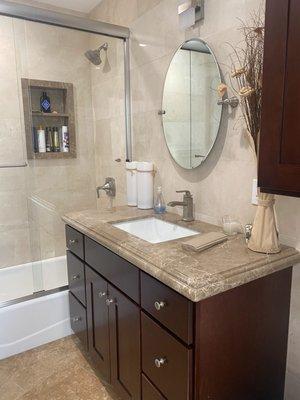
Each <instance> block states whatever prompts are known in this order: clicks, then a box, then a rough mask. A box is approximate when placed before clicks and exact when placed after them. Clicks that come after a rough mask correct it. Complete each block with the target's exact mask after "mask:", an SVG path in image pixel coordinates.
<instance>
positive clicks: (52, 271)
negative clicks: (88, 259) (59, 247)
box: [0, 256, 68, 303]
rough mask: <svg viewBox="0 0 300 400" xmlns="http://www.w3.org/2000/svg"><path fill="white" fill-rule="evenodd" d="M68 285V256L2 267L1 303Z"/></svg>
mask: <svg viewBox="0 0 300 400" xmlns="http://www.w3.org/2000/svg"><path fill="white" fill-rule="evenodd" d="M66 285H68V274H67V261H66V256H61V257H54V258H48V259H46V260H41V261H34V262H32V263H27V264H20V265H15V266H12V267H6V268H0V303H1V302H3V301H9V300H15V299H18V298H20V297H25V296H29V295H32V294H33V293H34V292H39V291H41V290H51V289H56V288H58V287H63V286H66Z"/></svg>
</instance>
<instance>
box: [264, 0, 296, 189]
mask: <svg viewBox="0 0 300 400" xmlns="http://www.w3.org/2000/svg"><path fill="white" fill-rule="evenodd" d="M299 20H300V2H299V1H298V0H280V1H278V0H267V2H266V24H265V27H266V29H265V55H264V76H263V101H262V121H261V133H260V146H259V147H260V151H259V170H258V185H259V187H260V188H261V190H262V191H263V192H269V193H277V194H284V195H290V196H297V197H299V196H300V128H299V110H300V74H299V70H300V53H299V43H300V24H299Z"/></svg>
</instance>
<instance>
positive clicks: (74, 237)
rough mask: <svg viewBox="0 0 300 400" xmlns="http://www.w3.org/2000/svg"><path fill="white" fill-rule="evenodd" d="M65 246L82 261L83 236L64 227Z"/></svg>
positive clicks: (68, 227) (67, 226) (74, 230)
mask: <svg viewBox="0 0 300 400" xmlns="http://www.w3.org/2000/svg"><path fill="white" fill-rule="evenodd" d="M66 245H67V248H68V249H69V250H71V251H72V253H74V254H76V256H78V257H79V258H81V259H82V260H83V259H84V248H83V234H82V233H80V232H78V231H76V229H73V228H71V227H70V226H69V225H66Z"/></svg>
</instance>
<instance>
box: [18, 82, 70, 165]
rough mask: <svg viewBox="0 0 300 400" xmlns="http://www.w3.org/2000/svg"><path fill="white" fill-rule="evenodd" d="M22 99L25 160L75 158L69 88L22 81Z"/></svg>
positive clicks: (60, 84)
mask: <svg viewBox="0 0 300 400" xmlns="http://www.w3.org/2000/svg"><path fill="white" fill-rule="evenodd" d="M22 95H23V108H24V123H25V134H26V148H27V157H28V159H34V158H38V159H52V158H54V159H57V158H75V157H76V134H75V112H74V94H73V84H72V83H65V82H52V81H42V80H34V79H25V78H22ZM43 96H44V97H43ZM43 100H44V105H45V107H44V108H43V106H42V102H43ZM41 131H42V132H41ZM43 132H44V133H43Z"/></svg>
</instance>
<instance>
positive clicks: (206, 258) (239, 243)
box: [63, 206, 300, 302]
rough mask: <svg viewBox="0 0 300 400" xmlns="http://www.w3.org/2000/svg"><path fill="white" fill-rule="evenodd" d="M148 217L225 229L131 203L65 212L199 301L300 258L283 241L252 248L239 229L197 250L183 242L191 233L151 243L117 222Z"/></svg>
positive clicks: (86, 231)
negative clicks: (270, 247)
mask: <svg viewBox="0 0 300 400" xmlns="http://www.w3.org/2000/svg"><path fill="white" fill-rule="evenodd" d="M148 216H156V217H158V218H161V219H163V220H165V221H169V222H174V223H177V224H179V225H181V226H185V227H189V228H192V229H194V230H197V231H199V232H212V231H221V228H220V227H217V226H214V225H210V224H207V223H204V222H201V221H193V222H183V221H181V220H180V218H181V217H180V216H179V215H177V214H171V213H166V214H164V215H162V216H157V215H155V214H154V212H153V210H139V209H137V208H136V207H127V206H122V207H116V208H115V209H113V210H109V211H107V210H106V211H104V210H86V211H79V212H73V213H69V214H67V215H65V216H63V220H64V222H65V223H66V224H68V225H70V226H72V227H73V228H75V229H77V230H78V231H80V232H82V233H83V234H85V235H87V236H89V237H90V238H92V239H94V240H95V241H97V242H98V243H100V244H102V245H103V246H105V247H107V248H109V249H110V250H112V251H113V252H114V253H116V254H118V255H120V256H121V257H123V258H125V259H126V260H128V261H129V262H131V263H132V264H134V265H136V266H137V267H138V268H140V269H141V270H142V271H145V272H147V273H148V274H149V275H152V276H153V277H155V278H156V279H158V280H159V281H161V282H163V283H164V284H166V285H167V286H169V287H171V288H172V289H174V290H176V291H177V292H178V293H180V294H182V295H183V296H185V297H187V298H188V299H190V300H192V301H194V302H197V301H200V300H203V299H205V298H208V297H211V296H213V295H216V294H218V293H222V292H225V291H226V290H229V289H231V288H234V287H237V286H240V285H242V284H245V283H247V282H250V281H253V280H254V279H257V278H260V277H263V276H266V275H268V274H270V273H272V272H275V271H279V270H281V269H284V268H287V267H290V266H292V265H294V264H296V263H298V262H300V254H299V252H297V251H296V250H295V249H293V248H291V247H288V246H282V251H281V252H280V253H279V254H273V255H266V254H260V253H255V252H252V251H251V250H248V248H247V246H246V244H245V239H244V236H243V235H240V234H239V235H236V236H234V237H229V240H227V241H226V242H224V243H222V244H219V245H217V246H215V247H212V248H210V249H207V250H205V251H203V252H200V253H196V252H192V251H187V250H184V249H183V248H182V246H181V243H182V242H183V241H186V240H188V238H182V239H177V240H173V241H169V242H163V243H158V244H152V243H149V242H146V241H144V240H142V239H139V238H138V237H135V236H133V235H130V234H128V233H127V232H125V231H122V230H120V229H118V228H116V227H114V226H112V223H115V222H121V221H127V220H131V219H137V218H144V217H148Z"/></svg>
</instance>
